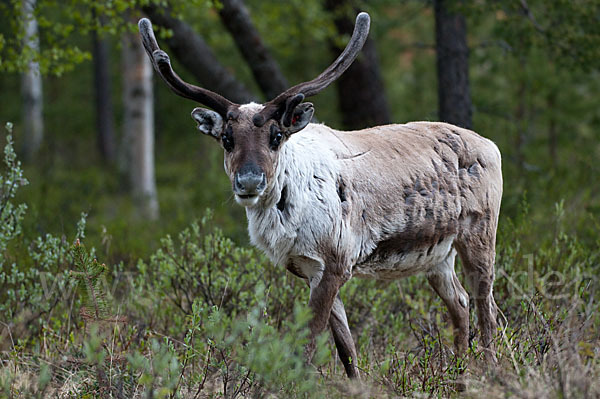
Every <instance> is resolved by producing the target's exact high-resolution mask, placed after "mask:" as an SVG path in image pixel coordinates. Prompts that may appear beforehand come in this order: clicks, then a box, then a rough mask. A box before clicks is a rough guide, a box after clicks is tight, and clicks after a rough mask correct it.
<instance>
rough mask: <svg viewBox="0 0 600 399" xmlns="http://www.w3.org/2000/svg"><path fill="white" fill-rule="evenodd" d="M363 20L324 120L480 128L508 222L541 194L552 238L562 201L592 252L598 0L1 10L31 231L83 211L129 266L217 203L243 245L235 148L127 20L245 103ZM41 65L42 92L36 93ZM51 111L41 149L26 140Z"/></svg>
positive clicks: (9, 101) (150, 3)
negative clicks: (175, 86)
mask: <svg viewBox="0 0 600 399" xmlns="http://www.w3.org/2000/svg"><path fill="white" fill-rule="evenodd" d="M28 7H29V8H28ZM29 9H31V10H29ZM357 10H366V11H368V12H370V13H371V16H372V27H371V35H370V39H369V41H368V42H367V44H366V46H365V49H364V50H363V54H362V55H361V56H360V57H359V59H358V60H357V61H356V62H355V64H354V65H353V66H352V67H351V68H350V69H349V70H348V72H347V73H346V74H345V75H344V77H343V78H342V79H340V80H339V81H338V82H336V84H335V85H334V86H335V88H331V89H329V90H326V91H325V92H323V93H322V94H320V95H319V96H317V97H316V98H314V99H311V101H313V102H314V103H315V107H316V117H317V118H318V120H319V121H323V122H325V123H327V124H329V125H331V126H332V127H336V128H340V129H341V128H347V129H359V128H363V127H367V126H373V125H376V124H382V123H388V122H397V123H403V122H407V121H411V120H439V119H441V120H447V121H450V122H452V123H456V124H460V125H463V126H471V127H472V128H473V129H474V130H475V131H477V132H478V133H480V134H482V135H483V136H485V137H488V138H490V139H492V140H494V141H495V142H496V143H498V145H499V147H500V149H501V151H502V153H503V158H504V173H505V182H506V185H505V196H504V202H503V210H502V214H503V217H516V216H517V215H518V214H519V212H520V210H521V208H522V206H521V204H523V200H524V198H527V202H528V203H529V204H530V209H531V210H530V212H531V213H532V216H533V218H534V220H536V221H537V222H539V232H540V237H542V239H543V237H545V236H544V233H545V231H546V230H547V228H548V227H549V223H551V222H550V221H549V220H548V219H547V217H546V216H547V214H548V213H550V212H551V211H553V209H554V204H555V203H556V202H559V201H560V200H562V199H564V200H565V207H566V211H567V212H568V213H569V215H570V217H571V218H572V220H573V223H572V228H573V230H576V231H578V232H581V233H582V235H583V237H584V239H585V237H586V236H587V237H588V238H589V240H590V242H591V241H593V240H595V238H594V237H595V234H596V233H597V230H598V218H597V215H598V211H599V210H600V189H599V186H598V184H597V181H598V176H599V173H598V172H599V168H600V167H599V166H598V163H597V159H598V158H599V156H600V145H599V140H598V138H599V136H600V133H599V132H598V129H597V126H598V125H599V122H600V109H599V107H598V106H597V104H598V103H599V102H600V98H599V96H600V94H599V93H600V90H599V89H600V76H599V74H598V70H599V68H600V61H599V60H600V24H599V23H598V22H600V21H598V15H600V5H598V2H597V1H594V0H582V1H578V2H571V1H566V0H564V1H563V0H561V1H553V2H545V1H541V0H529V1H525V0H515V1H494V0H480V1H474V2H465V1H458V0H435V1H424V0H405V1H392V0H372V1H369V2H366V1H360V0H290V1H287V2H279V1H275V0H263V1H250V0H247V1H242V0H221V1H217V0H215V1H210V0H195V1H182V0H172V1H169V2H165V1H154V0H115V1H91V0H71V1H68V2H59V1H56V0H37V1H36V2H34V1H33V0H22V1H17V0H4V1H1V2H0V88H1V91H2V93H3V94H4V95H3V96H2V97H0V110H1V113H0V117H1V120H0V122H1V123H2V124H4V123H5V122H6V121H19V120H23V121H24V122H23V123H22V124H18V123H17V124H16V125H15V130H14V131H15V133H14V135H15V139H16V140H17V144H18V145H19V146H18V148H22V149H23V152H24V154H26V155H28V154H31V156H29V158H28V159H29V162H28V163H27V164H26V165H25V170H26V174H27V176H28V177H29V180H30V181H31V182H32V184H31V185H29V186H28V187H27V188H25V189H24V190H22V194H21V195H22V196H23V198H22V199H21V200H22V201H24V202H27V203H28V204H29V206H30V211H29V214H28V217H27V220H26V223H25V228H26V229H30V230H31V231H35V232H36V233H43V232H46V231H54V232H56V231H61V230H62V231H64V230H68V229H69V227H64V226H70V225H71V223H70V221H72V220H76V219H77V217H78V215H79V213H80V212H81V211H82V210H84V211H87V212H88V213H89V220H88V230H89V240H88V242H89V244H90V245H94V244H97V245H102V244H99V243H102V242H103V243H104V245H106V242H107V241H106V240H107V238H106V235H103V233H102V232H103V231H105V230H108V231H109V232H110V233H111V234H112V244H111V245H110V248H111V254H110V256H112V257H113V259H107V261H110V262H112V261H117V260H124V261H125V262H127V261H129V260H130V259H135V258H136V257H137V256H143V255H146V254H148V253H150V252H151V251H152V250H154V249H155V248H156V246H157V245H158V244H157V238H158V237H160V236H162V235H164V234H165V233H174V232H176V231H179V230H181V228H182V226H184V225H185V224H187V222H188V220H189V219H194V218H197V217H199V216H200V215H201V214H202V213H203V210H204V208H206V207H211V208H214V210H215V219H216V223H218V224H219V225H221V226H223V228H224V229H225V232H226V234H228V235H231V236H233V237H234V238H235V239H237V240H239V241H241V242H246V241H245V240H246V232H245V220H244V216H243V209H241V208H239V207H238V206H236V205H235V204H234V203H233V201H232V199H231V190H230V187H229V183H228V180H227V178H226V177H225V175H224V174H223V172H222V166H221V165H222V152H221V150H220V149H219V148H218V146H216V145H214V143H212V142H210V141H209V140H206V139H205V138H204V137H201V135H199V134H197V132H196V131H195V128H194V123H193V121H192V120H191V119H190V118H189V112H190V111H191V109H192V108H193V107H194V106H195V104H193V103H191V102H189V101H186V100H184V99H181V98H178V97H176V96H174V95H172V94H171V93H170V92H169V90H168V89H167V88H166V87H165V85H164V84H162V82H160V81H157V80H156V79H155V82H154V83H153V84H150V83H149V82H148V81H145V82H142V81H141V80H143V79H144V78H143V76H145V75H144V74H143V73H142V71H143V70H144V69H143V68H145V67H143V66H142V65H143V64H142V63H141V60H139V63H137V64H136V61H133V60H134V58H133V57H132V58H131V59H130V58H129V54H130V52H129V51H128V48H129V49H132V48H131V47H128V46H133V45H136V44H137V43H138V42H137V35H136V33H135V32H136V26H135V24H134V23H132V20H131V19H130V16H132V15H134V16H136V18H137V16H141V15H146V16H148V17H149V18H150V19H151V20H152V21H153V23H154V25H155V27H157V28H159V41H160V42H161V44H162V45H163V46H164V47H165V49H166V50H167V51H168V52H169V53H170V54H171V56H172V58H173V60H174V68H175V69H176V71H177V72H178V73H179V74H180V75H182V77H183V78H184V79H186V80H188V81H191V82H195V83H197V84H199V85H201V86H203V87H206V88H208V89H210V90H213V91H216V92H218V93H220V94H222V95H224V96H226V97H228V98H230V99H231V100H233V101H236V102H247V101H252V100H254V101H264V100H266V99H269V98H272V97H273V96H275V95H276V94H277V93H278V92H280V91H282V90H283V89H285V88H286V87H287V86H288V85H291V84H295V83H297V82H300V81H304V80H307V79H311V78H312V77H314V76H316V75H317V74H318V73H320V72H321V71H322V70H323V68H324V67H325V66H326V65H328V64H329V63H330V62H331V61H332V60H333V59H334V58H335V57H336V56H337V55H338V54H339V50H340V48H342V47H343V45H344V44H345V42H346V41H347V39H348V37H349V35H350V33H351V30H352V22H353V20H354V16H355V15H356V11H357ZM35 22H37V25H38V29H39V35H38V34H36V33H34V30H33V29H32V24H34V23H35ZM36 43H39V48H38V47H37V46H38V45H37V44H36ZM131 54H133V50H132V51H131ZM36 68H37V69H39V71H40V74H37V73H36V76H41V80H40V79H38V80H39V86H36V87H40V89H34V88H31V87H30V88H28V86H27V84H25V80H27V79H28V78H27V79H26V78H25V77H26V76H28V74H29V73H30V72H28V71H31V70H32V69H36ZM21 77H22V78H21ZM138 78H139V79H140V81H139V82H137V81H136V80H135V79H138ZM21 79H25V80H23V83H21V81H22V80H21ZM438 82H439V84H438ZM36 84H38V83H36ZM42 84H43V87H44V92H43V101H39V100H38V101H37V102H36V104H37V105H36V107H37V108H35V110H34V109H33V108H31V104H32V94H31V93H34V92H35V93H39V95H38V98H41V97H40V96H41V93H42V92H41V85H42ZM19 93H21V99H22V101H17V100H16V99H17V98H18V96H19ZM28 104H29V105H28ZM42 104H43V111H41V110H42V108H41V106H42ZM150 109H153V112H154V117H152V116H151V114H150V112H151V111H150ZM38 114H41V115H43V119H42V121H43V123H41V122H40V123H41V124H42V125H43V131H44V133H43V136H42V134H41V133H35V134H33V133H30V131H32V130H31V129H32V128H31V127H30V125H32V126H33V125H34V124H35V125H36V126H37V125H40V123H38V122H36V121H37V120H39V118H38V119H36V116H35V115H38ZM136 118H138V119H137V121H136ZM152 125H153V126H152ZM39 131H41V130H39ZM33 137H39V138H40V139H34V138H33ZM41 137H43V140H41ZM36 140H37V141H36ZM38 142H39V143H38ZM153 142H154V143H155V146H154V147H153V146H152V143H153ZM38 146H39V150H36V148H37V147H38ZM34 154H35V155H34ZM116 154H118V159H119V162H116V163H115V162H113V160H114V159H115V155H116ZM154 156H155V160H154V161H153V160H152V159H153V157H154ZM153 170H154V171H153ZM153 181H155V182H156V188H155V189H153V183H152V182H153ZM557 182H560V184H557ZM159 205H160V217H159V215H158V208H159ZM157 221H158V223H157ZM65 233H68V232H65ZM535 239H536V237H532V240H535ZM538 239H539V238H538ZM90 241H91V242H90Z"/></svg>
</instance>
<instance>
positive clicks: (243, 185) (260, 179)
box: [235, 173, 266, 195]
mask: <svg viewBox="0 0 600 399" xmlns="http://www.w3.org/2000/svg"><path fill="white" fill-rule="evenodd" d="M265 185H266V179H265V174H264V173H261V174H260V175H256V174H254V173H252V174H250V173H246V174H244V175H240V174H239V173H237V174H236V175H235V189H236V190H235V191H236V192H237V194H245V195H249V194H257V192H258V191H259V190H261V189H262V188H263V187H264V186H265Z"/></svg>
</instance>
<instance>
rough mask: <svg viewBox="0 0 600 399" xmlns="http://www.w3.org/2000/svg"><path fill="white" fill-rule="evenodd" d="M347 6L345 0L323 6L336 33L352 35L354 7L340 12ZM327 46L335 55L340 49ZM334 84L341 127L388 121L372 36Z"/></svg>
mask: <svg viewBox="0 0 600 399" xmlns="http://www.w3.org/2000/svg"><path fill="white" fill-rule="evenodd" d="M350 7H351V2H350V1H349V0H326V1H325V8H326V9H327V10H328V11H329V12H331V13H332V14H333V15H334V23H335V26H336V28H337V31H338V33H339V34H340V35H347V36H351V35H352V31H353V29H354V17H355V16H356V12H355V11H356V10H354V8H352V11H353V13H352V14H353V17H350V15H349V14H347V13H346V12H344V10H347V9H349V8H350ZM331 47H332V52H333V53H334V55H335V57H337V56H338V55H339V54H340V53H341V52H342V51H343V48H340V47H338V46H336V45H333V44H332V46H331ZM336 87H337V92H338V99H339V106H340V111H341V112H342V124H343V126H344V128H345V129H362V128H366V127H369V126H374V125H383V124H387V123H390V119H391V118H390V112H389V107H388V104H387V100H386V97H385V90H384V87H383V81H382V78H381V73H380V70H379V62H378V61H377V51H376V49H375V42H373V40H371V39H367V41H366V42H365V45H364V47H363V49H362V55H361V56H360V57H359V58H357V59H356V60H355V61H354V62H353V63H352V65H351V66H350V68H348V70H346V72H344V73H343V74H342V76H341V77H340V78H339V79H338V80H337V84H336Z"/></svg>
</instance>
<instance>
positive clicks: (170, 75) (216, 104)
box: [138, 18, 234, 116]
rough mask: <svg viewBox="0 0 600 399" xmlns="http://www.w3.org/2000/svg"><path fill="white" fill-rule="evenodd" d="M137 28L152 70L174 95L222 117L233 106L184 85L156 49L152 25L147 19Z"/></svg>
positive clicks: (223, 99) (158, 48)
mask: <svg viewBox="0 0 600 399" xmlns="http://www.w3.org/2000/svg"><path fill="white" fill-rule="evenodd" d="M138 27H139V30H140V35H141V36H142V44H143V45H144V48H145V49H146V53H148V57H150V61H152V65H154V69H155V70H156V72H158V74H159V75H160V76H161V77H162V79H163V80H164V81H165V82H166V83H167V85H168V86H169V87H170V88H171V90H173V91H174V92H175V94H177V95H179V96H181V97H185V98H189V99H190V100H194V101H197V102H199V103H201V104H204V105H206V106H207V107H210V108H212V109H214V110H215V111H217V112H218V113H219V114H221V115H223V116H224V115H226V114H227V110H228V109H229V108H230V107H231V106H232V105H234V104H233V103H232V102H231V101H229V100H227V99H226V98H225V97H222V96H220V95H218V94H217V93H214V92H212V91H210V90H206V89H203V88H201V87H198V86H194V85H191V84H189V83H186V82H184V81H183V79H181V78H180V77H179V75H177V74H176V73H175V71H174V70H173V68H172V67H171V60H170V59H169V56H168V54H167V53H165V52H164V51H163V50H161V49H160V47H158V42H157V41H156V37H155V36H154V30H153V29H152V23H151V22H150V20H149V19H148V18H142V19H140V21H139V22H138Z"/></svg>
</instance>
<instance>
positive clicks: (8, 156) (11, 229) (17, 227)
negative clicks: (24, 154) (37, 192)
mask: <svg viewBox="0 0 600 399" xmlns="http://www.w3.org/2000/svg"><path fill="white" fill-rule="evenodd" d="M12 128H13V125H12V123H10V122H7V123H6V130H7V131H8V134H7V136H6V145H5V146H4V165H5V168H6V171H5V173H2V174H0V268H3V267H4V265H5V251H6V246H7V245H8V243H9V241H11V240H12V239H14V238H15V237H17V236H18V235H19V234H21V221H22V220H23V216H24V215H25V211H26V209H27V206H26V205H25V204H17V205H15V204H13V202H12V201H13V199H14V198H15V195H16V193H17V190H18V189H19V187H22V186H24V185H26V184H28V181H27V179H25V178H24V177H23V170H22V169H21V162H19V161H17V155H16V154H15V150H14V147H13V141H12Z"/></svg>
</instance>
